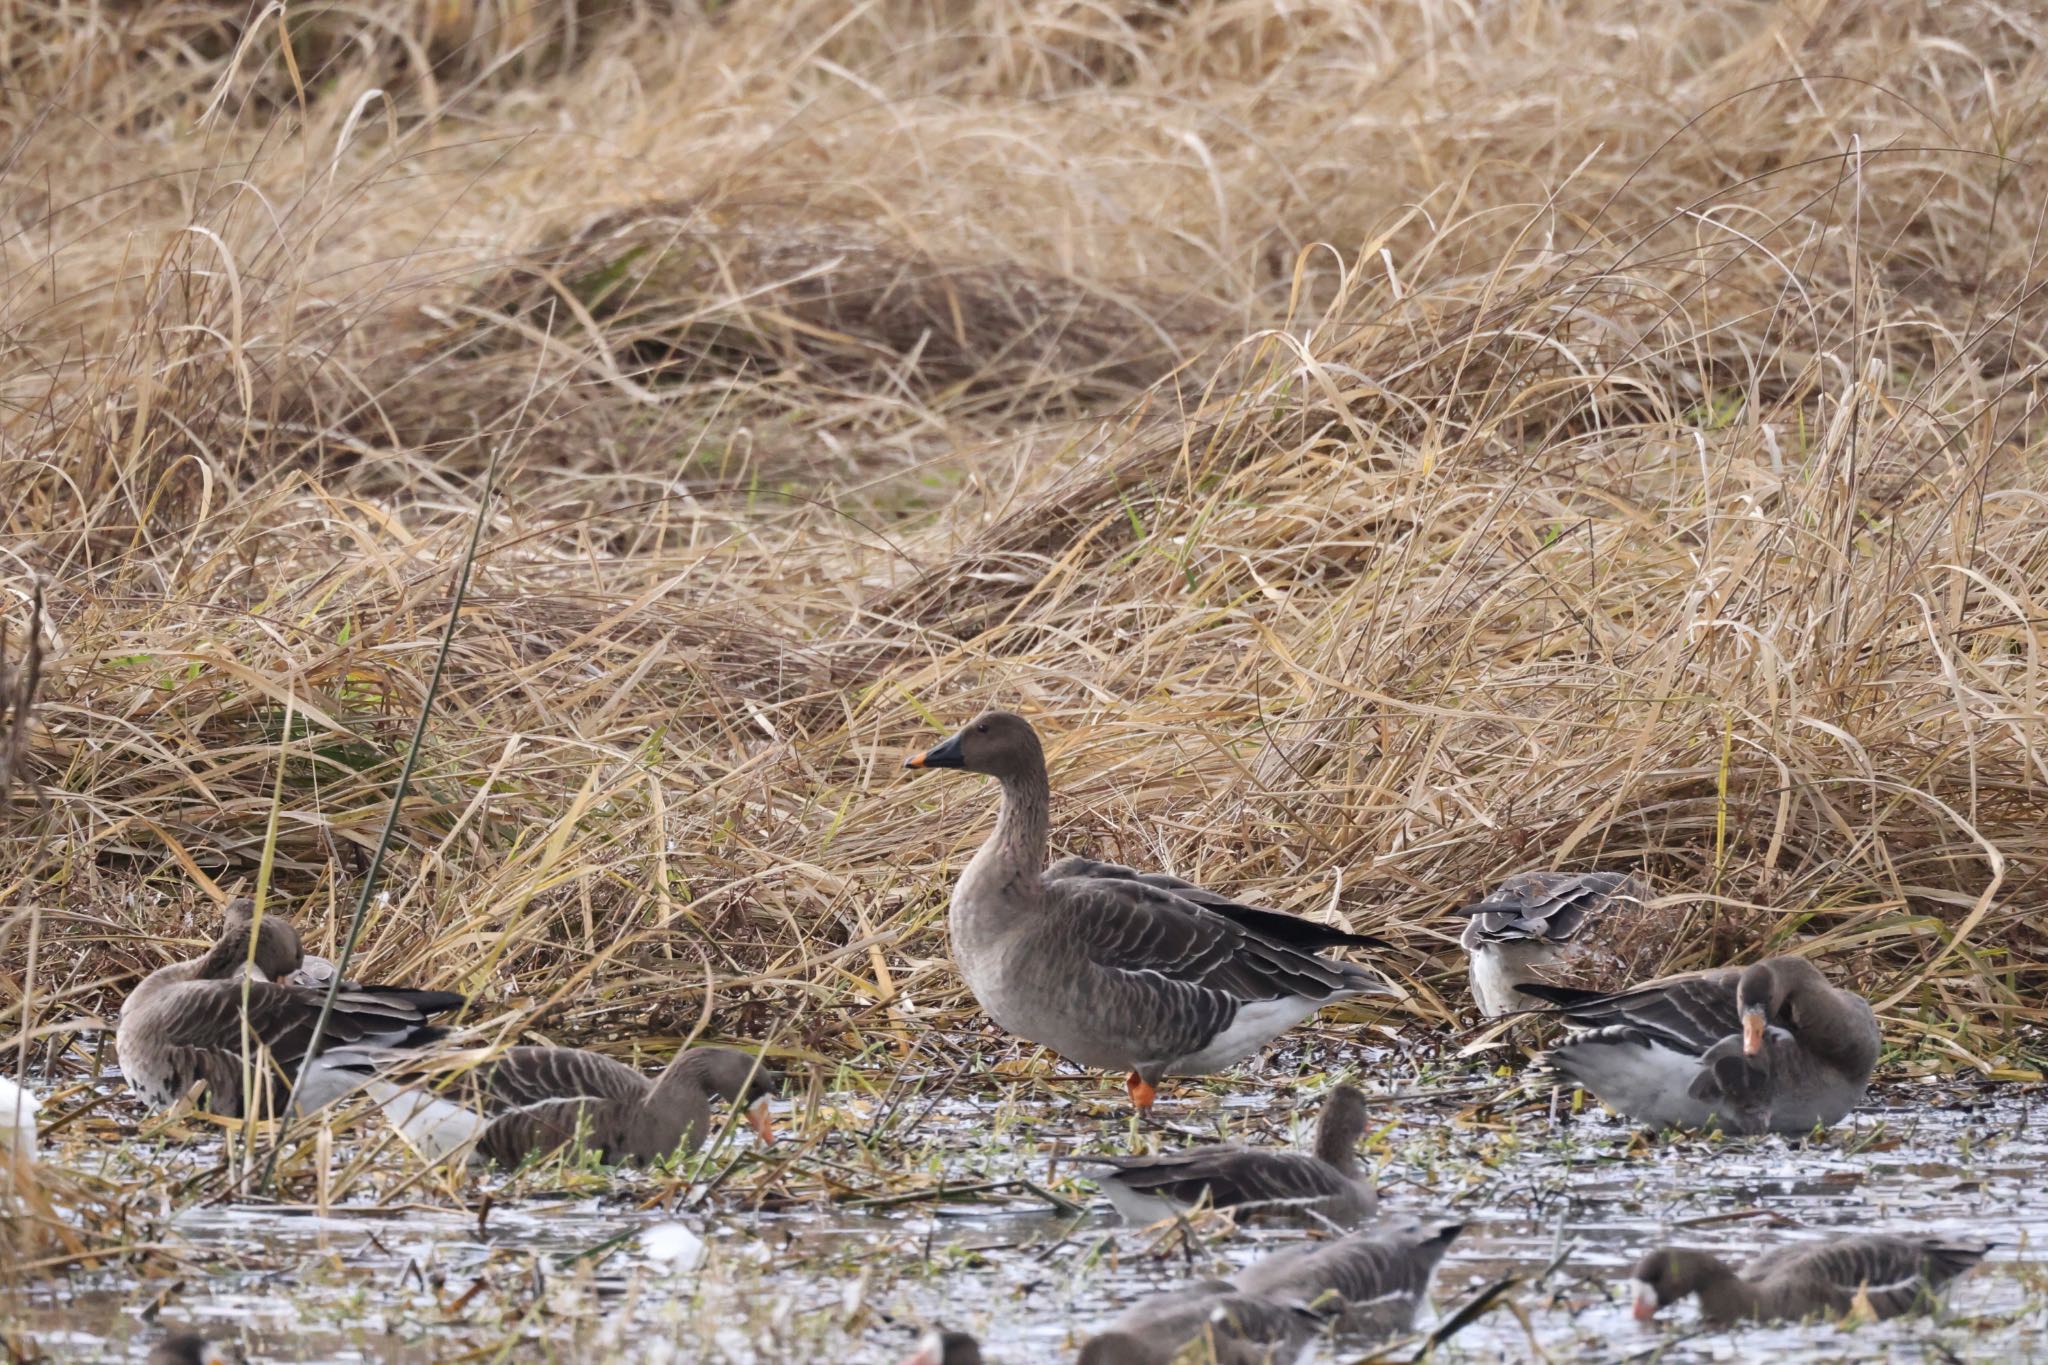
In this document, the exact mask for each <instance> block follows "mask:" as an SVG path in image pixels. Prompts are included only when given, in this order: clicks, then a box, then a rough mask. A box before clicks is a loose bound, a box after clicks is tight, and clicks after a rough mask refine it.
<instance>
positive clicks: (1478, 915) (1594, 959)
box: [1457, 872, 1668, 1019]
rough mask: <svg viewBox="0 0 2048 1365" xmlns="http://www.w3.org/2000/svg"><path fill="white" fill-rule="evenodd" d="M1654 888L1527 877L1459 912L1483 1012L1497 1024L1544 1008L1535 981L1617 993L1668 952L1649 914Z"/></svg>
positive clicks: (1627, 881) (1627, 876) (1633, 882)
mask: <svg viewBox="0 0 2048 1365" xmlns="http://www.w3.org/2000/svg"><path fill="white" fill-rule="evenodd" d="M1649 890H1650V888H1649V884H1648V883H1647V882H1645V881H1644V880H1643V879H1642V878H1641V877H1640V876H1638V875H1636V874H1635V873H1631V872H1520V873H1517V874H1516V875H1514V876H1512V877H1509V878H1508V879H1507V880H1506V881H1504V882H1502V883H1501V884H1500V885H1499V886H1497V887H1495V888H1494V889H1493V890H1492V891H1490V892H1488V893H1487V894H1486V897H1485V899H1483V900H1479V901H1474V902H1473V903H1472V904H1470V905H1463V906H1459V907H1458V911H1457V913H1459V914H1461V915H1467V916H1469V917H1470V922H1469V923H1468V924H1466V926H1465V932H1464V934H1463V935H1462V936H1461V937H1460V938H1459V940H1458V941H1459V942H1460V943H1461V944H1463V945H1464V948H1465V953H1466V957H1467V962H1468V970H1469V972H1470V974H1471V979H1472V998H1473V1000H1474V1001H1475V1002H1476V1003H1477V1004H1478V1006H1479V1012H1480V1014H1482V1015H1483V1016H1485V1017H1486V1018H1488V1019H1496V1018H1499V1017H1500V1016H1501V1015H1504V1014H1512V1013H1514V1012H1515V1011H1517V1010H1525V1009H1530V1008H1532V1007H1534V1006H1537V1005H1540V1004H1542V1003H1543V1002H1542V1001H1541V1000H1539V999H1537V998H1536V997H1534V996H1531V995H1528V994H1526V993H1524V992H1523V990H1522V986H1523V985H1524V984H1526V983H1528V982H1532V981H1534V982H1543V983H1547V984H1551V985H1567V986H1578V987H1582V988H1588V989H1592V990H1602V991H1611V990H1615V989H1618V988H1619V987H1620V986H1622V985H1623V984H1624V983H1626V982H1628V981H1630V980H1632V979H1634V978H1636V977H1639V976H1640V975H1642V973H1643V972H1644V971H1646V970H1649V969H1651V968H1653V967H1655V966H1656V965H1658V963H1656V962H1653V961H1649V960H1647V959H1648V958H1649V956H1650V954H1651V953H1653V952H1654V953H1657V954H1658V955H1659V956H1660V957H1661V954H1662V952H1663V950H1664V949H1665V948H1666V947H1667V946H1668V943H1666V942H1665V941H1664V940H1663V939H1662V938H1660V937H1659V936H1658V934H1657V933H1656V932H1655V931H1656V929H1657V927H1658V926H1657V925H1656V924H1655V923H1654V922H1653V917H1652V916H1651V915H1649V914H1648V913H1647V912H1646V909H1645V907H1646V906H1647V904H1648V897H1649Z"/></svg>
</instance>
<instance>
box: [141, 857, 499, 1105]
mask: <svg viewBox="0 0 2048 1365" xmlns="http://www.w3.org/2000/svg"><path fill="white" fill-rule="evenodd" d="M255 910H256V903H255V902H254V901H252V900H249V899H247V898H246V897H243V898H238V899H236V900H233V901H230V902H229V903H228V907H227V917H226V922H225V923H224V925H223V927H222V930H221V936H220V938H219V939H218V940H217V941H216V942H215V943H214V945H213V947H212V948H210V949H209V950H207V952H206V953H204V954H203V955H201V956H199V957H197V958H194V959H192V960H191V961H189V962H174V963H172V964H171V965H169V966H167V967H159V968H157V969H156V970H155V971H153V972H151V973H150V974H149V975H148V976H146V977H144V978H143V979H142V982H141V984H140V985H138V986H136V988H135V989H134V990H133V991H132V992H130V993H129V996H128V999H127V1001H126V1003H124V1004H123V1005H122V1007H121V1023H120V1026H119V1027H118V1028H117V1029H116V1030H115V1031H114V1052H115V1055H116V1056H117V1057H118V1058H119V1059H120V1063H121V1075H122V1077H123V1079H125V1080H126V1081H127V1082H128V1085H129V1088H130V1089H132V1090H134V1091H135V1092H136V1093H137V1094H139V1095H141V1096H142V1097H143V1099H145V1100H147V1101H148V1102H149V1103H151V1104H154V1105H159V1106H162V1105H168V1104H171V1103H173V1102H175V1101H176V1100H177V1099H178V1098H179V1097H180V1096H182V1095H184V1094H185V1093H186V1092H188V1091H189V1090H191V1088H192V1087H193V1086H194V1085H195V1084H197V1083H198V1082H200V1081H204V1082H206V1093H205V1096H204V1099H203V1100H202V1103H203V1104H204V1105H205V1107H206V1108H208V1109H210V1110H212V1111H213V1112H214V1113H216V1114H223V1115H227V1116H229V1117H235V1118H239V1117H242V1116H243V1115H244V1114H245V1113H247V1112H249V1110H250V1109H252V1108H253V1109H254V1110H256V1111H257V1112H259V1113H261V1114H264V1115H269V1116H275V1115H276V1114H277V1111H278V1108H279V1107H280V1106H281V1105H282V1104H283V1103H284V1100H285V1097H286V1095H288V1094H289V1093H290V1090H291V1085H292V1078H293V1077H294V1076H295V1075H296V1074H297V1072H298V1070H299V1064H300V1063H301V1062H302V1061H303V1060H304V1059H305V1056H306V1048H307V1045H308V1044H309V1043H310V1042H311V1041H312V1037H313V1027H314V1024H315V1022H316V1021H317V1020H318V1019H319V1017H320V1007H321V1002H322V1001H323V1000H324V999H325V996H326V993H325V992H324V991H318V990H313V989H311V988H309V987H304V986H294V985H289V984H285V983H286V981H287V978H289V977H290V976H291V974H292V973H293V972H295V971H297V970H298V969H299V963H300V958H301V953H300V951H299V935H298V931H297V930H295V929H293V928H292V926H291V923H290V921H288V920H286V919H285V918H284V916H282V915H277V914H267V915H265V916H263V918H262V921H261V923H260V925H259V924H258V923H257V921H256V919H255ZM252 939H253V942H254V948H253V952H252V948H251V942H252ZM464 1003H465V1001H464V999H463V997H462V996H460V995H456V994H454V993H453V992H450V991H422V990H410V989H406V988H404V987H399V986H352V987H350V988H348V989H346V990H343V991H342V992H341V993H340V994H339V995H338V996H336V998H335V1001H334V1012H333V1013H332V1014H331V1015H329V1017H328V1020H327V1029H326V1032H325V1033H324V1034H323V1035H322V1037H321V1051H322V1052H323V1053H324V1052H325V1051H326V1050H327V1049H329V1048H332V1047H341V1046H347V1047H349V1048H351V1049H355V1050H358V1051H393V1052H401V1051H407V1050H411V1049H416V1048H419V1047H423V1046H425V1045H426V1044H427V1043H430V1042H432V1041H434V1040H436V1039H438V1038H439V1037H440V1036H441V1032H442V1031H441V1030H440V1029H439V1028H437V1027H435V1026H434V1025H432V1024H430V1023H429V1022H428V1021H429V1020H431V1019H432V1018H433V1017H434V1016H436V1015H439V1014H445V1013H447V1012H448V1011H450V1010H455V1009H460V1008H461V1007H462V1005H463V1004H464ZM246 1080H253V1081H255V1082H256V1083H257V1085H258V1087H259V1089H258V1091H257V1093H256V1095H255V1096H254V1098H255V1100H256V1101H257V1102H256V1104H255V1105H253V1106H251V1105H249V1104H247V1103H246V1101H247V1100H248V1099H249V1098H251V1097H250V1096H248V1095H245V1093H244V1083H245V1081H246ZM352 1084H353V1082H352V1080H350V1079H349V1078H348V1077H347V1076H346V1075H345V1073H342V1072H340V1071H338V1070H336V1069H334V1068H329V1067H324V1066H323V1067H316V1068H315V1069H314V1070H312V1071H311V1072H309V1073H308V1074H307V1078H306V1086H305V1089H304V1091H303V1093H301V1094H300V1096H299V1102H298V1107H299V1109H300V1110H301V1111H304V1112H310V1111H312V1110H314V1109H318V1108H320V1107H321V1106H323V1105H326V1104H330V1103H332V1102H333V1101H334V1100H336V1099H338V1098H340V1097H341V1095H343V1094H345V1093H346V1092H347V1090H348V1089H349V1088H350V1087H351V1086H352Z"/></svg>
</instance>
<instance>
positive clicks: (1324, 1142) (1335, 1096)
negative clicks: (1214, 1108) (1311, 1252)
mask: <svg viewBox="0 0 2048 1365" xmlns="http://www.w3.org/2000/svg"><path fill="white" fill-rule="evenodd" d="M1364 1135H1365V1096H1364V1095H1361V1094H1360V1093H1359V1092H1358V1090H1357V1088H1356V1087H1354V1086H1349V1085H1340V1086H1338V1087H1337V1088H1336V1089H1334V1090H1332V1091H1331V1092H1330V1095H1329V1098H1328V1099H1326V1100H1324V1101H1323V1112H1322V1116H1321V1118H1319V1119H1318V1120H1317V1122H1316V1140H1315V1149H1314V1151H1313V1152H1261V1151H1258V1150H1256V1149H1253V1148H1249V1147H1239V1146H1236V1145H1234V1144H1224V1145H1217V1146H1210V1147H1196V1148H1194V1149H1192V1150H1190V1151H1185V1152H1173V1153H1170V1154H1167V1155H1164V1156H1128V1157H1091V1158H1090V1160H1093V1161H1099V1162H1101V1163H1102V1164H1103V1165H1105V1166H1110V1167H1113V1168H1115V1173H1114V1174H1111V1175H1107V1176H1104V1177H1102V1178H1101V1180H1100V1182H1099V1183H1100V1184H1101V1186H1102V1192H1103V1193H1104V1194H1106V1195H1108V1196H1109V1202H1110V1203H1112V1204H1114V1205H1115V1206H1116V1211H1117V1212H1118V1213H1120V1214H1122V1215H1123V1217H1124V1219H1125V1221H1126V1222H1131V1223H1154V1222H1157V1221H1159V1220H1160V1219H1162V1218H1170V1217H1172V1216H1173V1215H1174V1214H1175V1213H1177V1212H1180V1211H1182V1210H1184V1209H1186V1208H1188V1207H1189V1206H1191V1205H1193V1204H1195V1203H1196V1202H1198V1201H1199V1200H1200V1199H1201V1198H1202V1196H1203V1195H1204V1194H1205V1193H1206V1194H1207V1195H1208V1198H1209V1202H1210V1204H1211V1205H1212V1206H1214V1207H1216V1208H1219V1209H1230V1208H1234V1209H1247V1210H1252V1209H1288V1210H1298V1211H1300V1212H1303V1213H1309V1214H1314V1215H1317V1216H1319V1217H1322V1218H1326V1219H1328V1220H1329V1221H1330V1222H1332V1223H1336V1224H1338V1225H1340V1226H1343V1227H1356V1226H1357V1225H1358V1224H1360V1223H1362V1222H1364V1221H1365V1220H1366V1219H1368V1218H1370V1217H1372V1215H1373V1211H1374V1208H1375V1207H1376V1205H1377V1204H1378V1202H1379V1199H1378V1193H1377V1191H1375V1190H1374V1188H1373V1179H1372V1173H1371V1172H1370V1171H1367V1170H1365V1169H1364V1168H1363V1167H1362V1166H1361V1165H1360V1164H1359V1160H1358V1140H1359V1139H1360V1138H1361V1137H1363V1136H1364Z"/></svg>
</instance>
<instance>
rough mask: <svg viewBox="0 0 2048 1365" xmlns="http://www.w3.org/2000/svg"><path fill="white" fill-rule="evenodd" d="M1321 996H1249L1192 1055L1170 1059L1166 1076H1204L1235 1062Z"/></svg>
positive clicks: (1317, 1004)
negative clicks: (1305, 997) (1264, 998)
mask: <svg viewBox="0 0 2048 1365" xmlns="http://www.w3.org/2000/svg"><path fill="white" fill-rule="evenodd" d="M1323 1004H1324V1002H1323V1001H1321V1000H1304V999H1301V998H1300V997H1299V996H1289V997H1287V998H1285V999H1281V1000H1249V1001H1246V1002H1245V1003H1244V1004H1243V1005H1240V1006H1239V1007H1238V1010H1237V1014H1236V1015H1235V1016H1234V1017H1233V1018H1232V1019H1231V1021H1230V1024H1229V1026H1228V1027H1226V1028H1225V1029H1224V1030H1223V1031H1222V1032H1221V1033H1219V1034H1217V1035H1216V1036H1215V1037H1214V1038H1211V1039H1210V1040H1209V1045H1208V1046H1207V1047H1205V1048H1203V1049H1202V1050H1201V1051H1200V1052H1197V1053H1195V1054H1194V1055H1193V1056H1192V1057H1182V1058H1180V1059H1178V1060H1177V1061H1174V1063H1173V1065H1172V1067H1171V1068H1170V1069H1169V1070H1168V1071H1167V1074H1168V1075H1169V1076H1205V1075H1208V1074H1209V1073H1210V1072H1212V1071H1223V1070H1226V1069H1228V1068H1230V1067H1233V1066H1236V1065H1237V1064H1238V1063H1239V1062H1241V1061H1243V1060H1244V1059H1245V1058H1247V1057H1249V1056H1251V1055H1252V1054H1253V1053H1255V1052H1257V1051H1258V1050H1259V1049H1260V1048H1262V1047H1264V1046H1265V1045H1266V1044H1267V1043H1270V1042H1272V1041H1273V1040H1274V1039H1275V1038H1278V1037H1279V1036H1280V1035H1281V1034H1283V1033H1285V1032H1287V1030H1289V1029H1291V1028H1293V1027H1294V1026H1295V1025H1296V1024H1298V1023H1300V1022H1301V1021H1302V1020H1304V1019H1306V1018H1308V1017H1309V1016H1310V1015H1312V1014H1314V1013H1315V1012H1316V1011H1317V1010H1318V1009H1321V1008H1322V1006H1323Z"/></svg>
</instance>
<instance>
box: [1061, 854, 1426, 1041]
mask: <svg viewBox="0 0 2048 1365" xmlns="http://www.w3.org/2000/svg"><path fill="white" fill-rule="evenodd" d="M1045 898H1046V901H1047V906H1048V909H1049V910H1050V912H1051V916H1052V918H1053V920H1054V922H1055V923H1056V924H1057V925H1058V927H1059V931H1060V933H1061V934H1062V935H1064V936H1068V937H1069V940H1070V941H1071V942H1072V943H1073V945H1074V946H1075V948H1076V949H1077V950H1078V951H1079V952H1080V953H1081V954H1082V955H1083V956H1084V957H1086V958H1087V960H1088V961H1090V962H1092V963H1093V964H1095V966H1097V967H1099V968H1101V969H1102V970H1104V971H1106V972H1111V973H1115V974H1117V975H1119V976H1122V977H1124V978H1127V979H1131V980H1134V981H1144V982H1148V983H1150V984H1151V985H1152V986H1154V987H1155V988H1159V987H1172V988H1175V989H1177V990H1179V991H1183V992H1187V991H1192V992H1193V993H1194V994H1195V996H1197V997H1213V1001H1214V1003H1215V1004H1217V1005H1228V1006H1229V1007H1230V1009H1231V1011H1232V1012H1234V1010H1235V1007H1236V1006H1237V1005H1240V1004H1244V1003H1247V1002H1251V1001H1259V1000H1285V999H1290V998H1292V999H1300V1000H1336V999H1342V998H1345V997H1347V996H1352V995H1363V994H1366V993H1368V992H1375V993H1380V994H1391V993H1392V992H1391V991H1389V989H1388V988H1387V987H1386V986H1385V985H1384V984H1383V983H1382V982H1381V981H1380V979H1379V978H1378V977H1377V976H1375V975H1374V974H1372V973H1370V972H1368V971H1366V970H1365V969H1364V968H1363V967H1359V966H1356V965H1354V964H1352V963H1349V962H1333V961H1330V960H1329V959H1326V958H1321V957H1317V956H1316V955H1315V954H1314V953H1312V952H1309V951H1307V950H1305V949H1302V948H1297V947H1294V946H1293V945H1291V944H1288V943H1286V942H1284V941H1278V940H1275V939H1272V938H1268V937H1267V936H1265V935H1264V934H1261V933H1258V932H1256V931H1254V930H1251V929H1247V928H1245V927H1244V926H1243V925H1241V924H1239V923H1238V922H1237V921H1236V920H1234V919H1232V918H1230V917H1229V916H1227V915H1223V914H1220V913H1218V912H1216V911H1214V910H1211V909H1209V908H1207V907H1205V906H1202V905H1198V904H1196V903H1195V902H1193V901H1190V900H1188V899H1186V898H1185V897H1183V896H1181V895H1180V894H1179V893H1178V892H1175V891H1172V890H1169V889H1167V888H1164V887H1157V886H1151V885H1148V884H1147V883H1144V882H1141V881H1135V880H1132V879H1129V878H1121V877H1059V878H1054V879H1052V880H1049V881H1047V882H1046V883H1045ZM1226 1022H1227V1018H1226Z"/></svg>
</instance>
